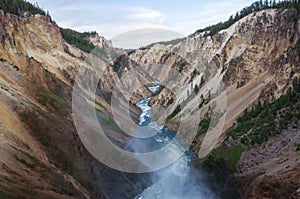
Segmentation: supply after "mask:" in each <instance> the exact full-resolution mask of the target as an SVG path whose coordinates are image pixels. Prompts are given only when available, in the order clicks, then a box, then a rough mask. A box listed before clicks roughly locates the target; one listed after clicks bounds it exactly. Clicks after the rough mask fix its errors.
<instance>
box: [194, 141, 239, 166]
mask: <svg viewBox="0 0 300 199" xmlns="http://www.w3.org/2000/svg"><path fill="white" fill-rule="evenodd" d="M244 150H245V148H244V147H243V146H242V145H235V146H232V147H225V146H224V145H220V146H219V147H217V148H215V149H214V150H212V151H211V153H210V154H209V155H208V156H206V157H205V158H204V159H198V160H197V162H196V164H197V165H203V164H209V166H208V167H209V168H210V169H216V168H220V165H223V166H226V168H228V169H230V170H232V171H233V170H235V169H236V167H237V164H238V161H239V160H240V157H241V155H242V153H243V151H244Z"/></svg>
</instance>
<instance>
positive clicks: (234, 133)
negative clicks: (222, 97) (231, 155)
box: [227, 77, 300, 145]
mask: <svg viewBox="0 0 300 199" xmlns="http://www.w3.org/2000/svg"><path fill="white" fill-rule="evenodd" d="M299 99H300V78H299V77H298V78H295V79H294V80H293V88H291V89H290V90H289V91H288V92H287V93H286V94H284V95H282V96H281V97H280V98H278V99H276V100H275V99H274V100H273V102H271V103H265V104H261V103H260V102H259V103H258V104H257V105H256V106H254V107H253V108H252V109H251V110H248V109H246V110H245V111H244V114H243V115H242V116H240V117H239V118H238V119H237V124H236V125H234V126H233V127H231V128H230V129H229V130H228V131H227V135H228V136H231V137H232V138H233V139H240V141H241V143H242V144H244V145H254V144H261V143H263V142H266V141H267V140H268V139H269V137H270V136H274V135H276V134H279V133H281V132H282V131H283V130H285V129H290V128H299V126H298V125H299V121H300V100H299Z"/></svg>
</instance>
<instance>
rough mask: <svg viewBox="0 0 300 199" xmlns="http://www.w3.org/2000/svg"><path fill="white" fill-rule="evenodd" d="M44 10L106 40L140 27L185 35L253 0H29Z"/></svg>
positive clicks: (65, 23) (63, 24) (64, 24)
mask: <svg viewBox="0 0 300 199" xmlns="http://www.w3.org/2000/svg"><path fill="white" fill-rule="evenodd" d="M29 1H30V2H32V3H36V2H37V3H38V4H39V6H40V7H42V8H44V9H45V10H48V11H49V12H50V14H51V16H52V18H53V19H54V20H55V21H56V22H57V23H58V25H59V26H61V27H66V28H72V29H75V30H78V31H93V30H95V31H97V32H98V33H99V34H100V35H103V36H105V37H106V38H108V39H110V38H112V37H114V36H116V35H118V34H120V33H123V32H127V31H131V30H136V29H140V28H161V29H167V30H172V31H175V32H178V33H180V34H183V35H185V36H186V35H189V34H191V33H193V32H195V31H196V30H197V29H199V28H203V27H205V26H207V25H212V24H214V23H216V22H219V21H224V20H227V19H228V18H229V16H230V15H231V14H235V13H236V11H238V10H240V9H242V8H243V7H245V6H247V5H250V4H251V3H252V2H253V1H254V0H227V1H218V0H202V1H201V0H127V1H122V0H115V1H109V0H61V1H60V0H29Z"/></svg>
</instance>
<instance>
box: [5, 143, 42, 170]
mask: <svg viewBox="0 0 300 199" xmlns="http://www.w3.org/2000/svg"><path fill="white" fill-rule="evenodd" d="M10 146H11V147H12V148H13V149H15V150H16V151H18V152H20V153H21V154H23V155H24V156H25V157H27V158H29V159H30V160H31V162H32V163H33V164H32V163H28V162H27V161H26V160H24V159H21V158H18V157H17V156H16V155H15V158H16V160H18V161H19V162H21V163H23V164H25V165H26V166H28V167H30V168H35V167H36V166H39V167H41V168H43V167H44V164H43V163H42V162H41V161H40V160H39V159H37V158H36V157H34V156H33V155H31V154H29V153H27V152H26V151H23V150H21V149H18V148H16V147H15V146H12V145H10Z"/></svg>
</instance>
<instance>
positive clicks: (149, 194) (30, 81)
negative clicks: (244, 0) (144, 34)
mask: <svg viewBox="0 0 300 199" xmlns="http://www.w3.org/2000/svg"><path fill="white" fill-rule="evenodd" d="M11 2H13V1H0V8H1V10H0V38H1V42H0V113H1V114H0V157H1V158H0V168H1V169H0V198H63V199H64V198H112V199H119V198H135V199H148V198H149V199H151V198H162V199H171V198H172V199H173V198H174V199H176V198H178V199H181V198H189V199H204V198H205V199H206V198H214V199H215V198H230V199H231V198H276V199H277V198H282V199H286V198H292V199H296V198H300V181H299V179H300V169H299V168H300V167H299V166H300V145H299V144H300V129H299V125H300V123H299V121H300V111H299V110H300V101H299V95H300V65H299V63H300V59H299V58H300V40H299V36H300V25H299V24H300V18H299V1H284V2H279V3H277V4H274V5H273V6H271V5H270V6H264V7H260V8H259V9H258V8H257V7H256V5H259V4H260V3H259V2H255V3H253V4H252V5H251V6H249V7H246V8H245V9H243V10H242V11H241V12H239V13H240V14H238V15H237V16H236V17H234V18H232V19H231V18H230V19H231V20H229V21H226V22H224V23H220V24H216V25H213V26H210V27H208V28H204V29H200V30H198V31H196V32H194V33H193V34H191V35H189V36H187V37H186V38H183V39H178V40H174V41H170V42H160V43H154V44H151V45H149V46H147V47H144V48H140V49H135V50H131V51H130V52H126V51H125V50H123V49H119V48H115V47H113V45H112V43H111V42H110V41H108V40H107V39H105V38H104V37H102V36H99V35H98V33H96V32H85V33H80V32H77V31H73V30H70V29H63V28H60V27H59V26H58V25H57V24H56V23H55V22H54V21H53V19H52V18H51V17H50V16H49V15H48V14H47V13H46V12H44V11H43V10H41V9H40V8H38V7H35V6H33V5H31V4H30V3H28V2H27V3H28V4H26V3H24V1H22V0H18V1H14V2H18V3H20V5H22V6H19V7H18V8H19V9H13V8H14V5H15V4H10V3H11ZM274 2H275V1H274ZM16 4H17V3H16ZM23 4H24V5H23ZM10 6H11V7H10ZM86 116H87V117H86ZM90 116H91V117H90ZM99 126H100V127H101V131H100V130H99ZM134 136H137V138H134ZM102 138H103V139H102ZM106 142H109V143H111V144H112V145H113V146H115V147H116V148H117V149H118V150H119V151H118V150H115V149H114V147H111V148H106V149H104V148H103V146H104V144H105V143H106ZM121 150H122V152H123V151H124V152H126V154H125V155H124V154H123V153H119V152H120V151H121ZM155 152H157V153H155ZM148 153H149V154H153V156H150V155H149V156H150V157H151V158H148V156H147V154H148ZM130 154H135V155H132V156H131V155H130ZM104 159H105V161H99V160H104Z"/></svg>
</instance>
